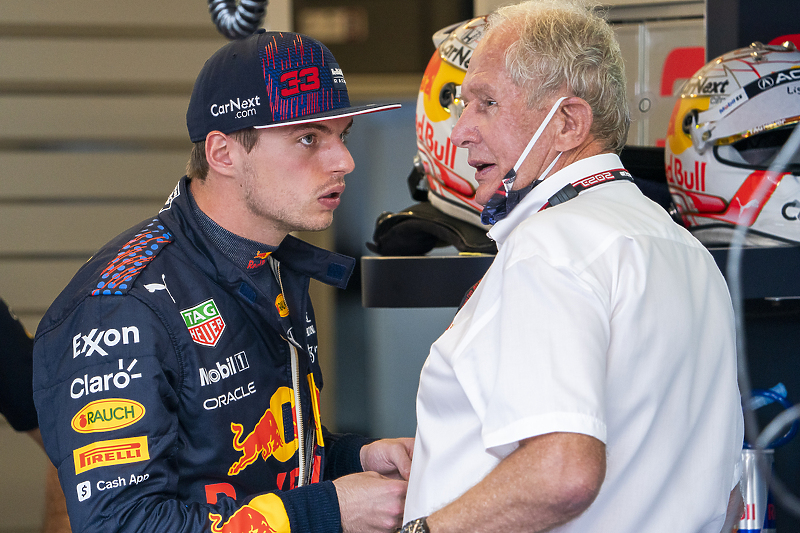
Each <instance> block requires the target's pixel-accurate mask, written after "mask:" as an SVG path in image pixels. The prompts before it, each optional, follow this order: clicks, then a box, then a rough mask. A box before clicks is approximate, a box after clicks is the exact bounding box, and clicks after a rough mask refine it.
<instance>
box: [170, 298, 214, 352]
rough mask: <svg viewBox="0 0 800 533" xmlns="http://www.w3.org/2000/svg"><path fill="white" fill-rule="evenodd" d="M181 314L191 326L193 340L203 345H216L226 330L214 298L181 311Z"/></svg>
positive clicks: (187, 325)
mask: <svg viewBox="0 0 800 533" xmlns="http://www.w3.org/2000/svg"><path fill="white" fill-rule="evenodd" d="M181 316H183V321H184V322H185V323H186V327H187V328H189V333H190V334H191V336H192V340H194V342H196V343H197V344H202V345H203V346H216V344H217V341H219V338H220V337H222V332H223V331H224V330H225V321H224V320H222V315H220V314H219V310H218V309H217V305H216V304H215V303H214V300H213V299H211V300H206V301H205V302H203V303H201V304H199V305H196V306H194V307H192V308H190V309H185V310H183V311H181Z"/></svg>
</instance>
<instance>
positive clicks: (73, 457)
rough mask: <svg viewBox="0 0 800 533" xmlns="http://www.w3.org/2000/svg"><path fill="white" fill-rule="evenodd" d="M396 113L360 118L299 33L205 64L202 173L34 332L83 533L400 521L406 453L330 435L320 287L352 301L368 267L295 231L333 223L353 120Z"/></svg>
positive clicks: (323, 52) (42, 411) (328, 63)
mask: <svg viewBox="0 0 800 533" xmlns="http://www.w3.org/2000/svg"><path fill="white" fill-rule="evenodd" d="M393 107H397V106H396V105H386V106H377V105H374V104H371V105H366V106H361V107H351V106H350V103H349V100H348V95H347V88H346V84H345V80H344V77H343V76H342V73H341V70H340V69H339V67H338V65H337V64H336V62H335V60H334V58H333V56H332V55H331V53H330V51H328V49H327V48H325V47H324V46H323V45H322V44H321V43H319V42H317V41H315V40H313V39H310V38H308V37H304V36H301V35H297V34H292V33H277V32H276V33H265V32H260V33H258V34H255V35H254V36H252V37H250V38H247V39H244V40H242V41H234V42H232V43H229V44H228V45H226V46H224V47H223V48H222V49H220V50H219V51H218V52H217V53H216V54H215V55H214V56H212V57H211V58H210V59H209V60H208V62H207V63H206V65H205V66H204V67H203V70H202V71H201V73H200V75H199V76H198V78H197V81H196V83H195V87H194V91H193V94H192V98H191V101H190V103H189V109H188V112H187V125H188V129H189V135H190V138H191V140H192V141H193V142H194V143H195V146H194V149H193V153H192V156H191V161H190V163H189V168H188V176H187V177H185V178H183V179H182V180H181V181H180V182H179V183H178V185H177V187H176V188H175V190H174V191H173V193H172V194H171V195H170V197H169V198H168V199H167V203H166V204H165V205H164V207H163V209H162V210H161V211H160V212H159V213H158V214H157V215H155V216H154V217H153V218H151V219H149V220H147V221H145V222H143V223H142V224H141V225H138V226H136V227H134V228H132V229H131V230H129V231H127V232H125V233H124V234H122V235H120V236H119V237H117V238H116V239H114V240H113V241H112V242H110V243H109V244H108V245H106V246H105V247H104V248H102V249H101V250H100V251H99V252H98V253H97V254H96V255H95V256H94V257H93V258H92V259H91V260H90V261H89V262H88V263H87V264H86V265H85V266H84V267H83V268H82V269H81V270H80V271H79V272H78V274H77V275H76V276H75V278H74V279H73V280H72V282H71V283H70V284H69V286H68V287H67V288H66V289H65V290H64V292H63V293H62V294H61V295H60V296H59V297H58V299H57V300H56V301H55V303H54V304H53V306H52V307H51V309H50V310H49V311H48V313H47V315H46V316H45V318H44V319H43V320H42V322H41V324H40V326H39V330H38V332H37V337H36V343H35V348H34V352H35V353H34V359H35V361H34V398H35V401H36V406H37V409H38V412H39V419H40V421H41V422H42V436H43V439H44V444H45V448H46V449H47V452H48V455H49V456H50V458H51V460H52V461H53V463H54V464H55V465H56V466H57V467H58V469H59V474H60V478H61V481H62V486H63V487H64V491H65V493H66V495H67V505H68V509H69V514H70V519H71V522H72V527H73V530H74V531H76V532H81V531H92V532H108V533H110V532H116V531H121V532H122V531H125V532H128V531H130V532H133V531H148V532H151V531H170V532H187V533H188V532H200V531H209V529H210V530H211V531H214V532H222V531H225V532H229V533H233V532H237V533H238V532H251V533H254V532H256V531H258V532H266V531H269V532H273V531H274V532H290V531H291V532H312V531H313V532H315V533H316V532H338V531H341V530H344V531H388V530H391V529H392V528H395V527H397V526H398V525H399V524H400V517H401V513H402V506H403V500H404V497H405V492H406V481H405V480H406V479H407V477H408V471H409V469H410V452H411V447H412V446H413V441H412V439H397V440H389V441H376V442H371V443H370V442H369V441H367V440H366V439H364V438H362V437H359V436H355V435H333V434H330V433H329V432H328V431H327V430H326V429H325V427H324V426H323V425H322V423H321V414H320V405H319V390H320V388H321V387H322V375H321V373H320V367H319V361H318V354H317V336H316V325H315V319H314V312H313V309H312V307H311V302H310V300H309V297H308V285H309V278H312V277H313V278H315V279H318V280H320V281H323V282H326V283H329V284H332V285H335V286H338V287H344V285H345V284H346V283H347V280H348V278H349V276H350V273H351V271H352V268H353V263H354V260H353V259H351V258H348V257H344V256H341V255H338V254H334V253H330V252H327V251H324V250H320V249H318V248H315V247H312V246H310V245H308V244H306V243H304V242H302V241H300V240H298V239H296V238H294V237H292V236H290V235H289V233H290V232H292V231H295V230H321V229H324V228H327V227H328V226H329V225H330V224H331V221H332V219H333V211H334V210H335V209H336V207H337V206H338V204H339V201H340V197H341V194H342V192H343V191H344V187H345V185H344V177H345V175H346V174H347V173H348V172H350V171H351V170H353V160H352V158H351V157H350V154H349V152H348V150H347V148H346V147H345V145H344V139H345V136H346V135H347V132H348V130H349V128H350V125H351V121H352V116H353V115H358V114H362V113H369V112H373V111H381V110H384V109H390V108H393ZM362 470H365V471H368V472H363V471H362Z"/></svg>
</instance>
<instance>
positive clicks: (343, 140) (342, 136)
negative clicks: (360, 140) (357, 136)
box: [340, 130, 350, 143]
mask: <svg viewBox="0 0 800 533" xmlns="http://www.w3.org/2000/svg"><path fill="white" fill-rule="evenodd" d="M348 135H350V130H347V131H343V132H342V134H341V135H340V138H341V139H342V142H343V143H347V136H348Z"/></svg>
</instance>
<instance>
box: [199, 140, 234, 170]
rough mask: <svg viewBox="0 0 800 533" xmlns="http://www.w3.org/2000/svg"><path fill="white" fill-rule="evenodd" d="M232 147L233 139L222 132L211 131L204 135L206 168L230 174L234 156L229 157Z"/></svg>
mask: <svg viewBox="0 0 800 533" xmlns="http://www.w3.org/2000/svg"><path fill="white" fill-rule="evenodd" d="M233 148H234V144H233V141H232V140H231V138H230V137H228V136H227V135H225V134H224V133H221V132H219V131H212V132H211V133H209V134H208V135H206V161H208V168H209V169H211V170H213V171H214V172H216V173H217V174H222V175H223V176H230V175H231V174H232V171H233V166H234V162H233V160H234V158H233V157H231V155H232V154H231V150H232V149H233Z"/></svg>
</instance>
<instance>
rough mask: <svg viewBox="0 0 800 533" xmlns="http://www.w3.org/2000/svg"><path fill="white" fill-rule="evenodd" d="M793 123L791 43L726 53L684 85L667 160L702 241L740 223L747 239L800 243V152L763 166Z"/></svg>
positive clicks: (795, 95) (797, 82) (797, 94)
mask: <svg viewBox="0 0 800 533" xmlns="http://www.w3.org/2000/svg"><path fill="white" fill-rule="evenodd" d="M798 121H800V52H798V51H797V49H796V48H795V46H794V45H793V44H792V43H790V42H786V43H784V44H783V45H780V46H775V45H763V44H761V43H753V44H752V45H750V46H749V47H747V48H740V49H738V50H734V51H732V52H728V53H726V54H724V55H722V56H720V57H718V58H716V59H714V60H713V61H711V62H709V63H708V64H706V65H705V66H704V67H702V68H701V69H700V70H698V71H697V72H696V73H695V74H694V75H693V76H692V77H691V78H690V79H689V80H688V81H687V82H686V83H685V84H684V85H683V87H682V89H681V95H680V98H679V99H678V101H677V102H676V103H675V107H674V108H673V110H672V116H671V118H670V120H669V126H668V130H667V139H666V147H665V154H664V158H665V167H666V175H667V184H668V186H669V190H670V194H671V196H672V200H673V202H674V204H675V207H676V208H677V211H678V213H679V214H680V217H681V219H682V221H683V223H684V225H685V226H686V227H687V228H689V230H690V231H692V233H694V234H695V236H696V237H697V238H698V239H699V240H700V241H701V242H703V243H704V244H706V245H708V246H713V245H726V244H729V243H730V241H731V238H732V236H733V231H734V228H735V226H736V225H737V224H741V225H743V226H745V227H746V228H747V230H748V231H747V237H746V241H745V243H746V244H748V245H755V246H770V245H780V244H786V243H789V242H800V181H798V176H800V155H798V154H793V155H791V154H790V155H791V159H790V161H789V164H788V165H786V166H785V167H784V168H782V169H774V170H778V173H769V172H767V170H768V169H769V168H770V165H771V164H772V162H773V161H774V160H775V158H776V156H777V154H778V152H779V151H780V149H781V148H782V147H783V145H784V144H785V143H786V140H787V139H788V137H789V135H790V134H791V133H792V131H793V130H794V128H795V126H796V124H797V123H798ZM785 155H786V154H784V155H782V158H783V157H785Z"/></svg>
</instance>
